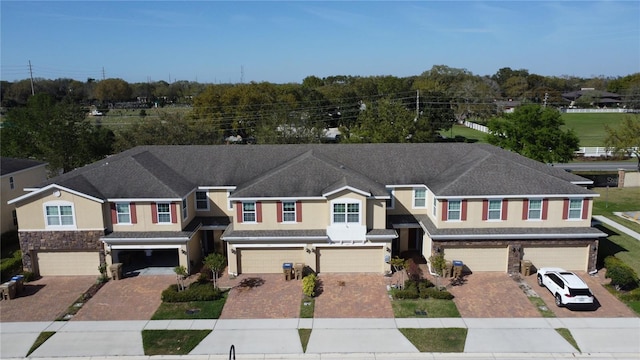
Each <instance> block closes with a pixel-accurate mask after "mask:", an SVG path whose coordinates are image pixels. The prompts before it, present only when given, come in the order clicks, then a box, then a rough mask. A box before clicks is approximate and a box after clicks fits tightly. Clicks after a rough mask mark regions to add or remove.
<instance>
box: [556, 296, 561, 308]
mask: <svg viewBox="0 0 640 360" xmlns="http://www.w3.org/2000/svg"><path fill="white" fill-rule="evenodd" d="M556 306H557V307H562V298H561V297H560V294H556Z"/></svg>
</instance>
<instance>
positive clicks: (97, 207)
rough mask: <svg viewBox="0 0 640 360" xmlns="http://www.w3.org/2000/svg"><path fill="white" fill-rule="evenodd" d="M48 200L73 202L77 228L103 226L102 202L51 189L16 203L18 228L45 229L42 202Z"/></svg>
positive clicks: (87, 228)
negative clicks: (57, 194)
mask: <svg viewBox="0 0 640 360" xmlns="http://www.w3.org/2000/svg"><path fill="white" fill-rule="evenodd" d="M56 191H59V193H60V196H59V197H57V196H55V195H54V192H56ZM27 201H28V202H27ZM48 202H70V203H73V211H74V217H75V224H76V229H77V230H103V229H104V228H105V223H104V220H103V212H102V208H103V204H102V203H100V202H97V201H94V200H90V199H87V198H85V197H82V196H79V195H75V194H72V193H69V192H66V191H62V190H54V189H52V190H50V191H46V192H44V193H41V194H38V195H35V196H34V197H31V198H29V199H27V200H26V201H21V202H19V203H17V204H16V205H17V206H18V207H17V211H18V221H19V228H20V230H46V229H47V227H46V226H45V209H44V204H45V203H48Z"/></svg>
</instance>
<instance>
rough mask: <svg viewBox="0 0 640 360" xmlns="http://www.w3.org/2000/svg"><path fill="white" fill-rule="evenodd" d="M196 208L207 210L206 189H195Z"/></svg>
mask: <svg viewBox="0 0 640 360" xmlns="http://www.w3.org/2000/svg"><path fill="white" fill-rule="evenodd" d="M196 210H209V198H208V197H207V192H206V191H196Z"/></svg>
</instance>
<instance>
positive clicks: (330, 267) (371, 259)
mask: <svg viewBox="0 0 640 360" xmlns="http://www.w3.org/2000/svg"><path fill="white" fill-rule="evenodd" d="M316 252H317V254H318V259H319V261H318V263H319V264H318V265H319V270H318V272H320V273H337V272H374V273H382V272H383V271H384V270H383V265H384V254H383V251H382V248H381V247H349V248H338V249H332V248H317V249H316Z"/></svg>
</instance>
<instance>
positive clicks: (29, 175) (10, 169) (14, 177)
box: [0, 157, 47, 233]
mask: <svg viewBox="0 0 640 360" xmlns="http://www.w3.org/2000/svg"><path fill="white" fill-rule="evenodd" d="M46 165H47V163H44V162H41V161H36V160H29V159H13V158H8V157H3V158H0V174H1V175H0V179H1V180H2V186H1V187H2V206H1V207H0V215H1V219H2V227H1V228H0V233H5V232H7V231H11V230H18V221H17V219H16V206H15V205H9V204H7V201H9V200H12V199H15V198H17V197H19V196H22V195H24V194H26V193H27V192H26V191H24V189H25V188H28V187H31V186H34V185H38V184H40V183H41V182H43V181H45V180H46V179H47V169H46Z"/></svg>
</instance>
